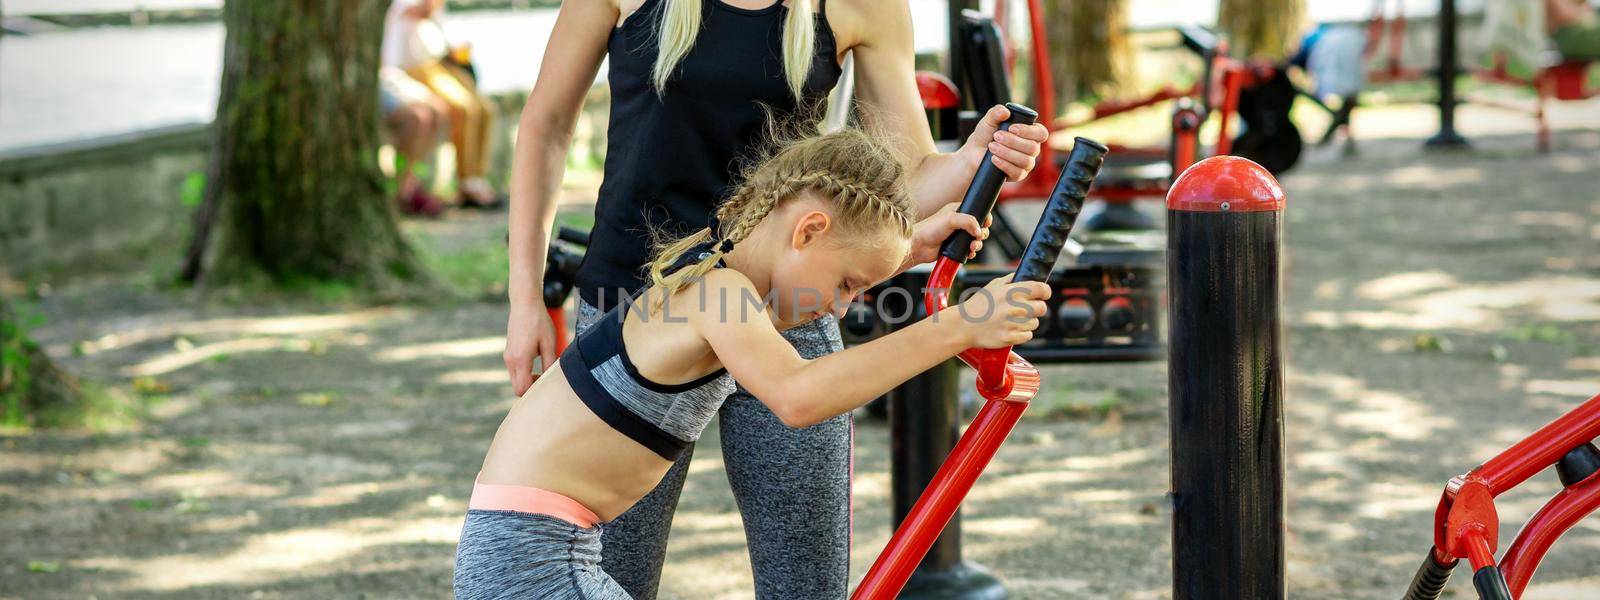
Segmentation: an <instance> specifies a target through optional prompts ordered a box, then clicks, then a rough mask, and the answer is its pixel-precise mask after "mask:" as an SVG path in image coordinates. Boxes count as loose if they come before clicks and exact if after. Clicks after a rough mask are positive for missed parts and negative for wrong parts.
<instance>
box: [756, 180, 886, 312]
mask: <svg viewBox="0 0 1600 600" xmlns="http://www.w3.org/2000/svg"><path fill="white" fill-rule="evenodd" d="M796 204H799V203H796ZM799 208H800V210H798V211H795V212H797V216H795V217H793V219H794V220H793V221H792V223H793V226H792V227H791V228H790V235H789V237H790V239H789V240H787V244H786V245H785V246H784V247H783V248H781V249H780V251H779V252H778V255H777V258H776V260H775V262H774V265H773V269H772V273H771V288H770V290H769V293H770V295H771V302H772V308H773V310H774V311H775V313H776V315H777V317H778V320H779V324H780V325H783V326H794V325H799V324H801V323H805V322H808V321H811V320H814V319H817V318H820V317H822V316H823V315H828V314H832V315H834V316H837V317H842V316H844V313H845V310H847V309H848V308H849V307H850V303H851V302H852V301H854V300H855V298H856V297H857V296H860V295H861V292H863V291H866V289H867V288H869V287H872V285H874V284H876V283H878V282H880V281H883V280H885V279H888V278H889V277H891V276H893V275H894V274H895V273H896V272H897V271H899V269H900V266H901V263H903V262H904V261H905V257H906V254H907V253H909V252H910V251H911V240H910V239H908V238H906V237H905V236H903V235H900V232H898V231H893V230H891V227H890V226H887V225H886V226H885V227H882V228H879V230H878V231H860V232H857V231H846V230H844V229H843V228H841V227H840V226H839V224H838V223H837V222H836V220H835V219H834V217H833V216H832V214H831V213H830V212H829V211H826V210H821V209H820V207H799ZM780 231H781V230H780Z"/></svg>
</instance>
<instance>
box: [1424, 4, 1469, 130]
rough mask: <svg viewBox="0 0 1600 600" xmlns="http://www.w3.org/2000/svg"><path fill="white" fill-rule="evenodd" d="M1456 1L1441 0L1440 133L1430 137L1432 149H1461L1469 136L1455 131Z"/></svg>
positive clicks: (1457, 67) (1437, 71) (1458, 67)
mask: <svg viewBox="0 0 1600 600" xmlns="http://www.w3.org/2000/svg"><path fill="white" fill-rule="evenodd" d="M1459 69H1460V65H1459V64H1458V63H1457V62H1456V1H1455V0H1440V1H1439V64H1438V66H1437V68H1436V69H1435V71H1434V72H1435V73H1437V74H1438V82H1439V133H1438V134H1436V135H1434V136H1433V137H1431V138H1428V141H1427V143H1426V146H1427V147H1429V148H1461V147H1464V146H1466V145H1467V138H1464V137H1461V134H1459V133H1456V73H1457V71H1458V70H1459Z"/></svg>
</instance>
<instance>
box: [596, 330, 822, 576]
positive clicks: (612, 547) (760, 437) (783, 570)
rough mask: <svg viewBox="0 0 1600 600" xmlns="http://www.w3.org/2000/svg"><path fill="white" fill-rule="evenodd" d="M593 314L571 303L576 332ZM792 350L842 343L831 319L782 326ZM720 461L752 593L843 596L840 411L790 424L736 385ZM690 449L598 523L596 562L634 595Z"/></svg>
mask: <svg viewBox="0 0 1600 600" xmlns="http://www.w3.org/2000/svg"><path fill="white" fill-rule="evenodd" d="M599 316H600V312H599V310H597V309H596V308H594V307H592V306H589V305H588V304H586V303H584V302H583V301H581V300H580V301H579V302H578V331H580V332H581V331H583V330H584V329H585V328H587V327H588V326H589V325H590V324H591V323H593V322H594V321H595V319H597V318H599ZM783 337H784V338H785V339H787V340H789V343H790V344H793V345H794V347H795V349H796V350H799V351H800V355H801V356H804V357H806V358H818V357H821V356H825V355H827V354H830V353H833V352H837V351H839V350H841V349H843V348H844V343H843V342H841V341H840V339H839V324H838V322H837V321H836V320H835V319H834V318H833V317H824V318H823V319H819V320H817V321H814V322H812V323H808V324H806V325H802V326H799V327H795V328H793V329H790V330H788V331H786V332H784V334H783ZM718 420H719V422H720V429H721V432H722V458H723V464H724V465H725V468H726V469H727V472H728V483H729V485H730V487H732V488H733V497H734V500H735V501H737V502H738V504H739V514H740V516H741V517H742V518H743V519H744V533H745V539H746V541H747V542H748V544H749V547H750V565H751V568H752V569H753V570H754V571H755V586H756V597H757V598H781V599H788V598H807V599H812V598H815V599H819V600H822V599H828V598H843V597H845V595H846V593H847V592H848V591H849V585H850V582H849V579H850V469H851V443H852V440H851V436H852V433H853V430H854V423H853V422H852V420H851V417H850V415H849V414H844V415H840V416H838V417H835V418H832V419H829V420H827V421H825V422H823V423H819V424H817V425H813V426H811V427H807V428H805V429H791V428H789V427H788V426H787V425H784V424H783V423H782V422H781V421H779V420H778V417H777V416H775V415H773V414H772V411H770V410H768V409H767V407H766V405H764V404H762V403H761V401H760V400H757V399H756V398H755V397H754V396H751V395H750V393H749V392H747V391H745V389H744V387H742V386H741V387H740V388H739V390H738V391H737V392H735V393H734V395H733V396H732V397H730V398H728V400H727V402H725V403H723V405H722V410H721V411H720V412H719V413H718ZM693 455H694V448H693V447H692V446H691V447H690V448H688V450H687V451H685V452H684V453H683V456H681V457H679V458H678V462H677V463H676V464H674V465H673V466H672V469H671V470H670V471H668V472H667V475H666V477H664V478H662V480H661V483H660V484H658V485H657V486H656V488H655V490H653V491H651V492H650V493H649V494H648V495H646V496H645V497H644V499H643V500H640V501H639V503H638V504H636V505H634V506H633V508H630V509H628V512H625V513H623V514H622V515H621V516H619V517H617V518H616V519H614V520H612V521H610V522H608V523H607V524H606V526H605V528H604V537H603V540H604V544H603V548H604V549H603V550H602V551H601V565H602V566H603V567H604V568H605V572H606V573H609V574H610V575H611V576H612V577H613V578H615V579H616V581H617V583H619V584H621V585H622V587H623V589H626V590H627V591H628V593H629V594H631V595H633V597H634V598H636V599H638V600H654V598H655V597H656V588H657V587H658V586H659V585H660V583H661V564H662V561H663V560H664V559H665V558H666V551H667V533H668V531H669V530H670V528H671V526H672V514H673V512H674V511H675V510H676V509H677V506H678V495H679V494H680V493H681V492H682V491H683V482H684V478H685V475H686V474H687V473H688V470H689V461H690V459H691V458H692V457H693Z"/></svg>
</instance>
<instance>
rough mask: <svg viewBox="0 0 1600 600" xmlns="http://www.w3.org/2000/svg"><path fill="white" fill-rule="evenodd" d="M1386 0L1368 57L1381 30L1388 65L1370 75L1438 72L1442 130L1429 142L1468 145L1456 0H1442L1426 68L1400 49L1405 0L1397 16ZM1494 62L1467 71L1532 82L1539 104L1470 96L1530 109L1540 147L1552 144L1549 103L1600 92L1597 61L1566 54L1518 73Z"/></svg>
mask: <svg viewBox="0 0 1600 600" xmlns="http://www.w3.org/2000/svg"><path fill="white" fill-rule="evenodd" d="M1384 4H1385V3H1384V0H1374V4H1373V13H1372V17H1371V18H1370V19H1369V20H1368V24H1367V35H1368V44H1369V45H1368V50H1369V53H1368V57H1369V58H1371V57H1372V53H1371V52H1372V51H1375V50H1376V48H1377V47H1378V44H1377V40H1378V39H1379V37H1380V36H1387V38H1388V44H1386V45H1384V46H1383V48H1385V51H1386V55H1385V56H1384V57H1383V66H1382V67H1381V68H1378V69H1375V70H1373V71H1370V72H1369V73H1368V76H1367V79H1368V81H1371V82H1374V83H1386V82H1395V81H1414V80H1418V79H1422V78H1423V77H1424V76H1426V75H1430V74H1431V75H1433V77H1434V79H1435V82H1436V84H1437V85H1438V89H1439V95H1438V106H1439V132H1438V133H1437V134H1436V135H1434V136H1433V137H1431V138H1429V139H1428V141H1427V145H1428V146H1430V147H1444V148H1453V147H1460V146H1466V145H1467V144H1468V142H1467V139H1466V138H1465V137H1463V136H1462V135H1461V134H1460V133H1459V132H1457V131H1456V127H1455V110H1456V107H1457V106H1458V105H1459V104H1461V102H1460V99H1459V98H1458V97H1457V94H1456V79H1457V78H1458V77H1459V76H1460V74H1461V72H1462V66H1461V63H1460V59H1459V57H1458V56H1457V52H1458V51H1459V40H1458V34H1457V32H1458V30H1459V23H1458V17H1459V15H1458V14H1457V13H1456V3H1455V0H1440V2H1439V17H1438V19H1439V23H1438V36H1439V44H1438V62H1437V64H1436V65H1435V66H1434V67H1433V68H1431V69H1427V70H1423V69H1418V68H1415V67H1408V66H1406V65H1405V64H1404V62H1403V61H1402V60H1401V52H1402V50H1403V48H1404V46H1405V35H1406V19H1405V14H1404V11H1405V3H1404V1H1403V0H1401V1H1400V2H1399V3H1398V4H1399V6H1398V7H1397V9H1396V15H1395V16H1393V17H1387V16H1385V14H1384V12H1383V9H1384ZM1492 64H1493V66H1491V67H1488V68H1468V69H1466V71H1467V72H1469V73H1470V74H1472V75H1473V76H1474V77H1475V78H1476V79H1478V80H1480V81H1484V82H1488V83H1496V84H1501V85H1510V86H1517V87H1527V88H1530V89H1532V90H1533V92H1534V104H1533V108H1532V109H1531V110H1528V109H1527V107H1525V106H1521V105H1516V104H1510V103H1505V102H1497V101H1494V100H1492V99H1488V98H1474V99H1471V100H1470V102H1472V103H1475V104H1482V105H1485V106H1493V107H1495V108H1503V109H1508V110H1516V111H1526V112H1531V113H1532V116H1533V118H1534V120H1535V122H1536V123H1537V125H1538V130H1537V132H1538V133H1537V136H1538V137H1537V140H1538V147H1539V151H1540V152H1548V151H1549V150H1550V139H1551V134H1550V124H1549V122H1548V120H1547V119H1546V113H1545V108H1546V106H1547V105H1548V104H1549V103H1551V102H1557V101H1569V100H1586V99H1589V98H1593V97H1595V96H1597V95H1600V89H1596V88H1593V87H1590V86H1589V83H1588V80H1589V70H1590V67H1592V66H1593V65H1592V63H1590V62H1588V61H1580V60H1568V59H1562V60H1557V61H1554V62H1552V63H1550V64H1545V65H1536V66H1535V68H1534V72H1533V75H1532V76H1519V75H1514V74H1512V73H1510V72H1509V70H1508V66H1507V61H1506V57H1505V56H1503V55H1499V56H1495V57H1493V59H1492Z"/></svg>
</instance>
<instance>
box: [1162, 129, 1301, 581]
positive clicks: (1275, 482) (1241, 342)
mask: <svg viewBox="0 0 1600 600" xmlns="http://www.w3.org/2000/svg"><path fill="white" fill-rule="evenodd" d="M1283 204H1284V200H1283V189H1282V188H1281V187H1279V186H1278V182H1277V181H1275V180H1274V179H1273V178H1272V176H1271V175H1270V174H1268V173H1267V171H1266V169H1264V168H1262V167H1261V166H1260V165H1257V164H1255V163H1253V162H1250V161H1249V160H1246V159H1243V158H1238V157H1234V156H1218V157H1213V158H1208V159H1206V160H1203V161H1200V162H1199V163H1196V164H1195V165H1194V166H1193V167H1190V168H1189V169H1188V170H1187V171H1185V172H1184V173H1183V174H1182V175H1181V176H1179V177H1178V179H1177V181H1175V182H1173V184H1172V188H1171V190H1170V191H1169V192H1168V194H1167V232H1168V233H1167V235H1168V238H1167V280H1168V283H1169V286H1170V288H1169V290H1168V294H1169V295H1168V311H1169V312H1168V315H1169V318H1170V320H1171V325H1170V328H1169V334H1170V339H1169V342H1168V344H1169V355H1168V356H1169V358H1168V377H1169V380H1168V386H1169V390H1168V395H1169V397H1170V402H1171V405H1170V410H1171V414H1170V424H1171V452H1172V492H1171V494H1172V502H1173V518H1172V547H1173V550H1172V557H1173V558H1172V575H1173V593H1172V597H1173V598H1174V600H1188V599H1201V598H1205V599H1211V598H1251V599H1253V600H1264V599H1273V598H1280V599H1281V598H1283V597H1284V593H1285V588H1284V575H1283V574H1284V545H1283V536H1284V525H1283V524H1284V521H1283V514H1284V505H1283V351H1282V346H1281V337H1282V334H1281V331H1280V320H1279V299H1280V291H1279V284H1278V277H1279V272H1278V252H1279V247H1280V239H1279V234H1280V231H1281V227H1282V223H1283V218H1282V217H1283Z"/></svg>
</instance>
